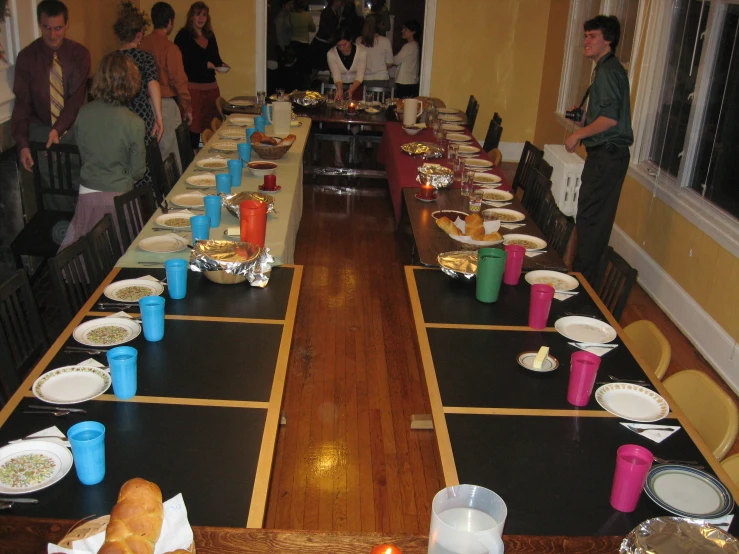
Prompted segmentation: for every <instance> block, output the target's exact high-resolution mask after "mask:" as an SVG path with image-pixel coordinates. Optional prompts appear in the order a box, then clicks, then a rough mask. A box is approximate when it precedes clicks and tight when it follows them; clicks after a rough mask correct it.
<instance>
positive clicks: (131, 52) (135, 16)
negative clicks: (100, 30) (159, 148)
mask: <svg viewBox="0 0 739 554" xmlns="http://www.w3.org/2000/svg"><path fill="white" fill-rule="evenodd" d="M145 25H146V24H145V22H144V16H143V14H142V13H141V12H140V11H139V10H138V9H136V8H132V9H124V10H122V11H121V13H120V15H119V16H118V19H116V22H115V24H114V25H113V32H114V33H115V34H116V36H117V37H118V40H120V41H121V46H120V48H119V49H118V50H119V51H121V52H123V53H124V54H126V55H127V56H129V57H130V58H131V59H132V60H133V61H134V63H135V64H136V67H137V68H138V70H139V76H140V79H141V87H140V88H139V92H138V94H136V96H134V98H133V100H132V101H131V102H130V103H129V104H128V109H129V110H131V111H132V112H133V113H135V114H136V115H138V116H139V117H140V118H141V119H143V120H144V124H145V125H146V137H145V142H146V146H148V145H149V143H151V141H152V140H156V141H159V139H160V138H161V137H162V133H163V132H164V124H163V122H162V96H161V91H160V88H159V81H158V80H157V79H158V78H159V75H158V73H157V64H156V61H154V56H152V55H151V54H149V53H148V52H144V51H143V50H139V48H138V45H139V43H140V42H141V39H142V38H143V35H144V27H145ZM151 184H152V179H151V171H150V169H149V168H147V169H146V174H145V175H144V177H143V179H141V181H139V182H137V183H136V186H137V187H138V186H142V185H151Z"/></svg>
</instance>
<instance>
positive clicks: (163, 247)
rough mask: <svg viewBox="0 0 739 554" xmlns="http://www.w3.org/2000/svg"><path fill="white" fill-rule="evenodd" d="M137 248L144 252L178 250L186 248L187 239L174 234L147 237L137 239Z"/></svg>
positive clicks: (162, 252) (157, 252)
mask: <svg viewBox="0 0 739 554" xmlns="http://www.w3.org/2000/svg"><path fill="white" fill-rule="evenodd" d="M139 248H141V250H143V251H144V252H153V253H155V254H168V253H170V252H180V251H181V250H184V249H185V248H187V239H186V238H184V237H180V236H177V235H175V234H165V235H163V236H154V237H147V238H145V239H141V240H140V241H139Z"/></svg>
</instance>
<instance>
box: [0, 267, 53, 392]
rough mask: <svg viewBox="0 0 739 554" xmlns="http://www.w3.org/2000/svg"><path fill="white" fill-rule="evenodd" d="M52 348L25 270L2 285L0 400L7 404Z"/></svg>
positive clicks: (0, 311) (0, 304) (0, 298)
mask: <svg viewBox="0 0 739 554" xmlns="http://www.w3.org/2000/svg"><path fill="white" fill-rule="evenodd" d="M47 347H48V341H47V340H46V332H45V331H44V326H43V323H42V321H41V316H40V315H39V312H38V307H37V306H36V300H35V299H34V297H33V290H32V289H31V282H30V281H29V280H28V275H27V274H26V272H25V270H23V269H20V270H18V271H16V272H15V273H14V274H13V276H12V277H11V278H10V279H8V280H7V281H5V282H4V283H2V284H1V285H0V360H2V361H1V362H0V397H2V398H3V399H4V400H5V401H7V399H8V398H10V396H12V394H13V393H14V392H15V390H16V389H17V388H18V386H19V385H20V383H21V380H22V379H23V377H24V376H25V374H26V373H27V372H28V371H29V370H30V369H31V368H32V367H33V365H34V364H35V363H36V361H37V360H38V359H39V358H41V356H42V355H43V353H44V352H45V351H46V349H47Z"/></svg>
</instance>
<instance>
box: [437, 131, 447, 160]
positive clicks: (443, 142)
mask: <svg viewBox="0 0 739 554" xmlns="http://www.w3.org/2000/svg"><path fill="white" fill-rule="evenodd" d="M437 142H438V143H439V148H440V149H441V157H442V158H444V157H446V147H447V145H448V143H449V141H448V140H447V139H446V131H445V130H444V129H440V130H439V138H438V139H437Z"/></svg>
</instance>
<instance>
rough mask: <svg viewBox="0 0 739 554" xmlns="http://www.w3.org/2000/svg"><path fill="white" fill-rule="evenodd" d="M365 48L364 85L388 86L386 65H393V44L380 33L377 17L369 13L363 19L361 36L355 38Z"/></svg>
mask: <svg viewBox="0 0 739 554" xmlns="http://www.w3.org/2000/svg"><path fill="white" fill-rule="evenodd" d="M357 44H361V45H362V46H364V47H365V48H366V49H367V64H366V67H365V71H364V86H365V87H387V88H389V87H390V74H389V73H388V67H391V66H392V65H393V45H392V44H390V39H388V38H387V37H384V36H382V35H381V34H380V27H379V18H378V16H376V15H373V14H370V15H368V16H367V17H366V19H365V20H364V28H363V29H362V36H361V37H359V39H357Z"/></svg>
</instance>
